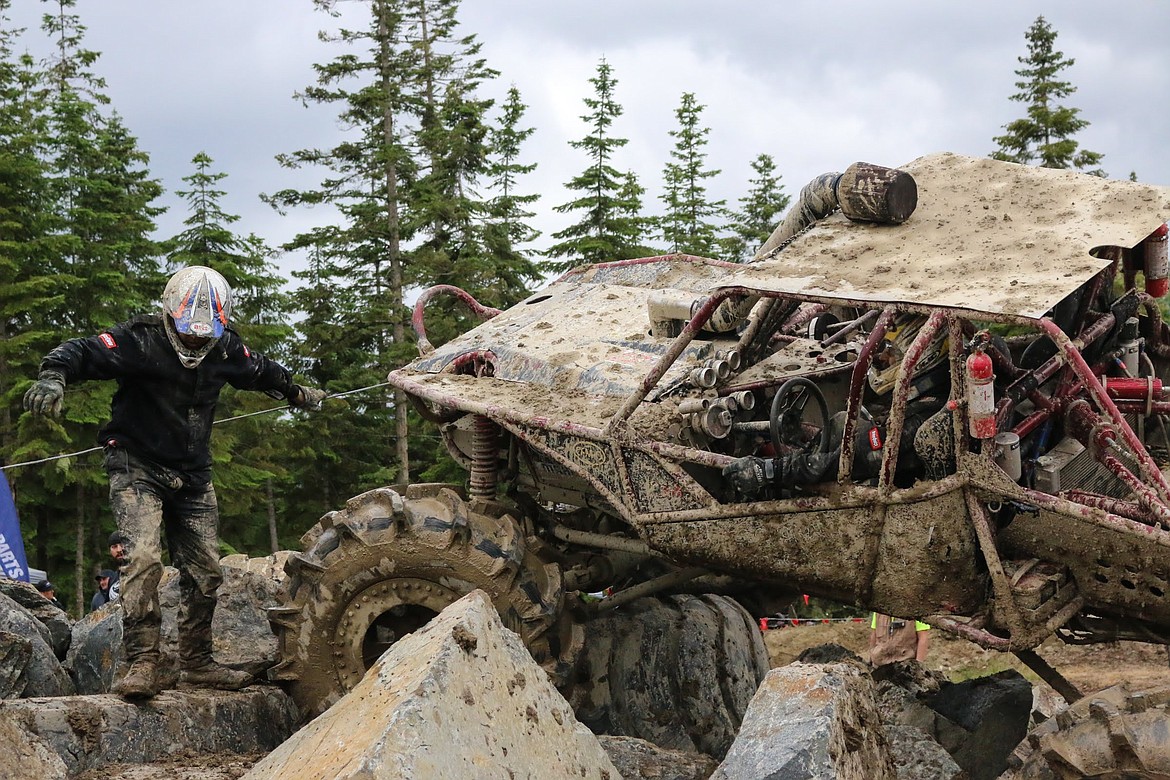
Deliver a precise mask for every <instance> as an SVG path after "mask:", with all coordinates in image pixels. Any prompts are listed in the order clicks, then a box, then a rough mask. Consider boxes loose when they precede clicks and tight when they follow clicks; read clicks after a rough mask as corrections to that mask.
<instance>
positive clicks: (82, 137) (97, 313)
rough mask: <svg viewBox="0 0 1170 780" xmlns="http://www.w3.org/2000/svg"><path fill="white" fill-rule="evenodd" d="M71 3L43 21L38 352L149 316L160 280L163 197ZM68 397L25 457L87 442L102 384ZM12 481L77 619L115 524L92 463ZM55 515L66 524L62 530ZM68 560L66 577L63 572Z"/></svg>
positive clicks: (25, 427)
mask: <svg viewBox="0 0 1170 780" xmlns="http://www.w3.org/2000/svg"><path fill="white" fill-rule="evenodd" d="M73 5H74V2H73V0H58V3H57V6H58V12H57V14H55V15H46V17H45V32H46V33H48V34H49V35H50V36H51V37H52V38H53V39H54V41H55V42H56V44H57V53H56V56H55V58H53V59H52V60H51V61H50V62H49V63H48V64H47V66H46V67H45V68H43V73H44V81H43V83H42V84H41V85H40V86H39V87H38V88H37V89H39V91H40V95H41V96H42V98H43V101H44V103H45V104H46V106H47V116H46V120H45V121H46V123H47V124H46V127H47V133H46V136H45V138H44V142H43V144H41V150H40V153H41V156H42V160H43V164H44V166H45V175H46V177H47V178H46V183H47V190H46V192H47V196H48V198H49V202H50V203H51V211H52V217H51V220H50V222H49V223H48V224H47V225H46V232H45V233H44V234H43V236H42V242H43V249H44V252H45V255H44V257H45V260H46V261H47V262H46V266H45V268H44V269H43V270H44V271H50V272H51V279H50V282H49V283H50V285H51V286H48V287H47V288H46V289H45V290H44V299H46V300H47V299H52V300H55V301H57V302H58V304H57V305H56V306H54V307H51V308H46V309H44V310H43V311H42V314H43V316H44V322H45V325H46V327H41V328H38V331H37V343H36V344H35V348H36V349H38V351H39V352H41V353H42V354H43V352H44V351H45V350H47V349H48V348H49V347H52V346H54V345H55V344H56V343H57V342H59V341H61V340H63V339H64V338H67V337H72V336H77V335H90V334H92V333H95V332H97V331H100V330H101V329H104V328H106V327H109V326H110V325H112V324H113V323H115V322H117V321H120V320H123V319H125V318H126V317H128V316H129V315H131V314H134V313H137V312H139V311H142V310H144V309H146V308H147V307H149V306H152V305H153V303H152V302H153V301H154V300H156V299H157V296H158V291H159V289H160V284H161V280H162V278H163V277H162V274H161V270H160V267H159V254H160V250H159V247H158V246H157V244H156V243H155V242H154V241H153V240H152V239H151V238H150V235H151V233H152V232H153V230H154V218H155V217H156V216H157V215H158V214H159V213H161V209H160V208H159V207H157V206H154V205H153V202H154V201H155V200H156V199H157V198H158V197H159V196H160V195H161V193H162V188H161V186H160V185H159V183H158V182H157V181H156V180H154V179H152V178H150V174H149V171H148V169H147V165H148V163H149V158H148V157H147V155H146V154H145V153H144V152H142V151H141V150H140V149H139V148H138V145H137V141H136V139H135V138H134V137H133V136H132V135H131V134H130V133H129V132H128V130H127V128H126V127H125V125H124V124H123V123H122V121H121V119H120V117H119V116H118V115H117V114H116V113H115V112H113V111H110V110H109V109H108V108H107V106H108V104H109V99H108V98H107V97H106V96H105V94H104V92H103V90H104V87H105V83H104V81H103V80H102V79H101V78H99V77H98V76H96V75H95V74H94V73H93V72H92V71H91V70H90V67H91V66H92V65H93V64H94V63H95V62H96V61H97V59H98V56H99V55H98V54H97V53H95V52H92V51H89V50H86V49H85V48H83V45H82V43H83V39H84V34H85V27H84V26H82V25H81V24H80V22H79V19H78V17H77V16H76V15H75V14H73V13H71V10H72V8H73ZM31 341H32V340H31V339H30V346H34V345H32V344H31ZM66 392H67V395H66V403H65V414H64V417H63V419H62V420H60V421H58V420H45V419H38V420H29V421H28V422H27V423H25V422H24V421H23V420H22V424H21V429H20V436H21V442H22V445H21V449H22V451H23V452H28V451H29V450H30V449H31V448H32V447H33V446H34V443H35V442H40V443H41V444H49V445H52V444H57V445H58V446H56V447H52V450H53V452H61V451H66V452H67V451H69V450H70V449H74V450H75V449H77V447H78V443H81V442H93V441H95V439H96V434H97V430H98V427H99V426H100V425H101V424H102V423H103V422H104V421H105V420H106V419H107V417H108V415H109V405H110V396H111V394H112V392H113V387H112V386H111V383H109V382H87V383H81V384H79V385H77V386H76V387H70V388H67V391H66ZM21 476H22V477H26V479H25V480H24V488H25V489H23V490H22V491H21V493H20V495H21V496H22V498H21V499H19V500H20V501H21V504H20V505H21V506H22V520H23V521H26V524H31V525H32V526H33V527H34V529H35V530H34V533H33V534H32V537H33V543H32V547H33V550H34V551H35V555H34V556H33V557H34V560H35V562H36V565H38V567H39V568H44V569H47V570H53V571H55V573H54V578H55V579H58V580H61V581H62V582H59V583H58V584H59V585H61V586H62V588H61V590H62V591H63V592H68V590H69V589H70V588H72V589H73V596H74V599H72V601H73V602H74V604H75V607H76V609H77V610H78V611H80V610H81V608H82V606H83V604H84V596H85V594H84V592H83V588H84V587H85V586H88V585H89V581H90V579H89V576H88V575H89V573H90V572H89V571H88V570H87V563H88V562H89V561H90V560H94V559H97V557H98V556H101V555H102V554H103V553H104V548H105V545H104V535H105V533H108V531H105V532H103V530H102V526H106V527H107V528H108V527H109V526H111V525H112V522H111V521H110V520H108V507H107V501H106V493H107V488H106V485H105V482H106V480H105V475H104V473H103V471H102V469H101V467H100V459H97V458H78V459H73V458H67V459H61V460H56V461H53V462H52V463H49V464H46V465H45V466H42V467H38V468H36V469H35V470H34V472H33V473H32V475H31V478H27V477H28V476H29V475H21ZM30 485H35V487H34V488H33V489H32V490H29V489H28V488H29V487H30ZM63 517H71V518H73V519H74V521H75V522H73V523H62V522H61V518H63ZM69 560H72V561H73V564H74V565H73V572H72V575H70V574H68V573H66V572H65V571H64V570H63V569H64V566H65V562H66V561H69Z"/></svg>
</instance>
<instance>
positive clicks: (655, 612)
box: [573, 594, 768, 758]
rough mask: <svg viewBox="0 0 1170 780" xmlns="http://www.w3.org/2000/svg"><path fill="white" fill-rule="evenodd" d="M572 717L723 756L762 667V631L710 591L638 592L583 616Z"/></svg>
mask: <svg viewBox="0 0 1170 780" xmlns="http://www.w3.org/2000/svg"><path fill="white" fill-rule="evenodd" d="M587 634H588V639H587V641H586V646H585V651H584V653H583V655H582V660H581V670H580V671H581V678H582V679H581V682H580V683H579V684H578V686H577V687H576V688H574V697H573V701H574V707H575V709H576V711H577V717H578V718H579V719H580V720H581V721H582V722H583V723H584V724H585V725H587V726H589V727H590V728H591V729H592V730H593V731H594V732H596V733H599V734H614V735H621V736H630V737H638V738H641V739H645V740H647V741H648V742H652V743H654V744H656V745H658V746H660V747H665V748H673V749H676V750H688V751H699V752H703V753H707V754H709V755H712V756H715V757H717V758H722V757H723V756H724V754H726V752H727V749H728V748H729V747H731V743H732V742H733V741H734V740H735V736H736V734H737V733H738V731H739V726H740V723H741V722H742V721H743V716H744V713H745V712H746V711H747V706H748V703H749V702H750V701H751V698H752V696H753V695H754V694H755V692H756V688H758V687H759V684H760V682H761V681H762V680H763V679H764V675H765V674H767V672H768V654H767V650H766V649H765V647H764V640H763V637H762V636H761V635H760V632H759V628H758V627H757V625H756V622H755V620H753V619H752V617H751V615H749V614H748V613H747V611H746V610H744V608H743V607H741V606H740V605H739V604H738V603H737V602H735V601H734V600H732V599H730V598H728V597H726V596H720V595H715V594H704V595H699V596H696V595H689V594H676V595H670V596H664V597H653V598H643V599H637V600H635V601H632V602H630V603H629V604H626V605H624V606H622V607H620V608H618V609H616V610H614V611H612V612H607V613H604V614H602V615H601V616H599V617H597V618H595V619H594V620H592V621H591V622H590V623H589V624H588V631H587Z"/></svg>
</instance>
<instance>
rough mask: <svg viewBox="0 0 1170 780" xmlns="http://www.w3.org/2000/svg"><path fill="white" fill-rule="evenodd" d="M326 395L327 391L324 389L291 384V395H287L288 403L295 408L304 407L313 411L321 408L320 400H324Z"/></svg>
mask: <svg viewBox="0 0 1170 780" xmlns="http://www.w3.org/2000/svg"><path fill="white" fill-rule="evenodd" d="M326 395H328V393H326V392H325V391H324V390H318V389H317V388H315V387H305V386H304V385H293V389H292V395H290V396H289V399H288V405H289V406H291V407H293V408H295V409H306V410H308V411H313V412H315V411H318V410H319V409H320V408H321V402H322V401H324V400H325V396H326Z"/></svg>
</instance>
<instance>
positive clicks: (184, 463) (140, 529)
mask: <svg viewBox="0 0 1170 780" xmlns="http://www.w3.org/2000/svg"><path fill="white" fill-rule="evenodd" d="M231 312H232V290H231V287H230V286H229V285H228V283H227V281H226V280H225V279H224V277H223V276H222V275H221V274H220V273H219V272H218V271H215V270H213V269H211V268H207V267H205V266H188V267H186V268H183V269H180V270H179V271H178V272H176V273H175V274H174V275H173V276H172V277H171V278H170V280H169V281H168V282H167V284H166V287H165V289H164V290H163V295H162V306H161V309H160V310H159V311H157V312H155V313H153V314H147V315H141V316H138V317H135V318H134V319H132V320H129V321H127V322H123V323H120V324H118V325H115V326H114V327H112V328H110V329H109V330H106V331H103V332H101V333H99V334H97V335H95V336H90V337H88V338H75V339H70V340H68V341H66V342H64V343H62V344H60V345H59V346H57V347H55V348H54V349H53V350H51V351H50V352H49V353H48V354H47V355H46V356H45V357H44V359H43V360H42V361H41V366H40V373H39V374H38V375H37V381H36V382H35V383H34V384H33V385H32V387H30V388H29V390H28V392H27V393H25V396H24V408H25V409H26V410H28V411H30V412H32V413H34V414H47V415H54V416H56V415H58V414H60V412H61V406H62V401H63V399H64V396H65V387H66V385H67V384H72V383H74V382H79V381H82V380H87V379H113V380H115V381H116V382H117V383H118V386H117V389H116V390H115V392H114V397H113V401H112V404H111V409H110V420H109V422H107V423H106V424H105V425H104V426H102V428H101V431H100V433H99V438H98V441H99V443H100V444H101V445H102V446H103V447H104V449H105V467H106V474H107V476H108V478H109V482H110V504H111V507H112V509H113V512H114V519H115V521H116V523H117V527H118V531H119V532H120V533H121V537H120V544H121V546H122V548H123V550H122V551H123V552H124V557H123V559H122V562H121V563H120V569H121V575H120V577H119V586H120V588H121V596H120V597H119V600H120V601H121V603H122V609H123V613H122V619H123V621H122V624H123V630H122V641H123V645H124V647H125V651H126V660H127V662H128V669H127V670H126V672H125V674H123V675H121V676H120V677H119V679H118V680H117V681H116V682H115V683H114V685H113V687H112V688H111V690H112V691H113V692H114V693H116V694H119V695H120V696H123V697H124V698H127V699H149V698H151V697H153V696H154V695H155V694H157V693H158V692H159V691H160V690H161V689H162V685H163V682H162V681H163V680H164V679H165V677H166V670H163V669H160V668H159V665H160V661H161V653H160V635H161V628H162V609H161V605H160V604H159V594H158V586H159V582H160V580H161V579H162V573H163V564H162V539H163V534H164V533H165V539H166V545H167V550H168V551H169V552H170V557H171V563H172V564H173V565H174V566H175V568H177V569H178V570H179V597H180V608H179V665H180V670H179V672H180V674H179V681H180V683H182V684H186V685H191V686H202V687H212V688H222V689H229V690H234V689H238V688H242V687H243V686H245V685H247V684H249V683H250V682H251V681H252V677H251V675H249V674H248V673H246V672H244V671H242V670H238V669H232V668H230V667H227V666H224V665H222V664H220V663H218V662H216V661H215V660H214V658H213V657H212V636H211V623H212V616H213V615H214V612H215V607H216V603H217V601H216V590H217V589H218V588H219V585H220V583H221V582H222V581H223V572H222V571H221V569H220V565H219V507H218V503H217V501H216V496H215V487H214V486H213V484H212V475H211V426H212V422H213V420H214V419H215V410H216V405H217V404H218V402H219V394H220V391H221V390H222V389H223V387H224V385H227V384H230V385H231V386H232V387H235V388H237V389H240V390H256V391H260V392H265V393H267V394H269V395H270V396H272V397H274V398H283V399H285V400H287V401H288V403H289V405H290V406H291V407H293V408H296V409H317V408H320V404H321V401H322V399H324V397H325V393H324V392H323V391H321V390H317V389H313V388H308V387H304V386H302V385H299V384H296V383H295V382H293V379H292V374H291V373H290V372H289V370H288V369H287V368H285V367H284V366H282V365H281V364H280V363H278V362H276V361H275V360H271V359H269V358H266V357H264V356H263V355H261V354H259V353H257V352H253V351H251V350H250V349H248V347H247V346H245V344H244V342H243V339H241V338H240V335H239V334H238V333H236V331H235V330H233V329H232V328H231V327H230V317H231ZM112 546H113V545H112V544H111V547H112ZM111 552H112V550H111Z"/></svg>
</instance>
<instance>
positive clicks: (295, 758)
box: [244, 590, 620, 780]
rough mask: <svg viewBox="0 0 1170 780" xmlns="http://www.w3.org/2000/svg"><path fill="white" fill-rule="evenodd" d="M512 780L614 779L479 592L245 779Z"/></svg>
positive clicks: (401, 647) (389, 657)
mask: <svg viewBox="0 0 1170 780" xmlns="http://www.w3.org/2000/svg"><path fill="white" fill-rule="evenodd" d="M324 746H327V749H322V748H323V747H324ZM509 776H511V777H574V778H583V779H586V780H587V779H590V778H591V779H592V780H617V778H618V777H619V776H620V775H619V774H618V771H617V769H616V768H615V767H614V765H613V762H612V761H611V760H610V759H609V757H608V756H607V755H606V753H605V750H603V749H602V747H601V745H600V743H599V742H598V741H597V738H596V737H595V736H594V735H593V734H592V733H591V732H590V731H589V730H588V729H587V728H585V727H584V726H583V725H581V724H580V723H579V722H578V721H577V719H576V718H575V717H574V716H573V711H572V709H571V708H570V707H569V704H568V702H566V701H565V699H564V698H563V697H562V696H561V694H560V693H559V692H558V691H557V689H556V688H555V687H553V685H552V683H551V682H550V681H549V679H548V674H547V673H545V671H544V670H543V669H541V668H540V666H538V665H537V664H536V662H535V661H534V660H533V659H532V656H531V654H529V652H528V650H527V649H526V648H525V646H524V643H523V641H522V640H521V639H520V637H519V636H517V635H516V634H514V633H513V632H511V631H509V630H507V629H505V628H504V626H503V624H502V623H501V622H500V618H499V615H498V614H497V613H496V611H495V609H494V608H493V607H492V603H491V600H490V599H489V597H488V596H487V594H485V593H484V592H483V591H480V590H476V591H472V592H471V593H469V594H468V595H467V596H464V597H463V598H462V599H460V600H459V601H457V602H455V603H454V604H452V605H451V606H449V607H447V608H446V609H444V610H443V611H442V612H441V613H440V614H439V615H438V616H437V617H435V618H434V619H433V620H431V621H430V622H429V623H428V624H427V625H426V626H424V627H423V628H421V629H420V630H418V631H417V632H415V633H413V634H409V635H407V636H406V637H404V638H402V639H400V640H399V641H398V642H396V643H395V644H394V645H392V646H391V647H390V649H389V650H387V651H386V653H385V654H384V655H383V656H382V657H381V658H380V659H379V660H378V661H377V662H376V663H375V664H374V665H373V666H372V667H371V668H370V669H369V671H367V672H366V675H365V677H363V678H362V680H361V682H360V683H358V685H357V686H356V687H355V688H354V689H353V690H351V691H350V692H349V693H348V694H346V695H345V696H344V697H342V699H341V700H340V701H338V702H337V703H336V704H334V705H333V706H332V707H331V708H329V709H328V710H327V711H326V712H325V713H324V714H322V715H320V716H319V717H317V718H316V719H315V720H313V721H312V722H311V723H309V724H308V725H307V726H305V727H304V728H303V729H301V730H300V731H298V732H297V733H296V734H295V735H294V736H293V737H292V738H290V739H289V740H288V741H287V742H285V743H284V744H283V745H281V746H280V747H278V748H277V749H276V750H274V751H273V752H272V753H271V754H269V755H268V756H267V757H266V758H265V759H263V760H262V761H260V762H259V763H258V764H256V766H255V767H253V768H252V770H251V771H250V772H249V773H248V774H246V775H245V776H244V777H245V778H247V780H276V779H277V778H281V779H283V778H289V777H328V778H335V779H336V780H342V779H344V778H355V779H356V778H362V780H377V779H378V778H402V777H419V778H423V777H436V778H437V777H452V778H454V777H500V778H504V777H509Z"/></svg>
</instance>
